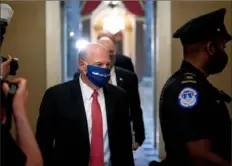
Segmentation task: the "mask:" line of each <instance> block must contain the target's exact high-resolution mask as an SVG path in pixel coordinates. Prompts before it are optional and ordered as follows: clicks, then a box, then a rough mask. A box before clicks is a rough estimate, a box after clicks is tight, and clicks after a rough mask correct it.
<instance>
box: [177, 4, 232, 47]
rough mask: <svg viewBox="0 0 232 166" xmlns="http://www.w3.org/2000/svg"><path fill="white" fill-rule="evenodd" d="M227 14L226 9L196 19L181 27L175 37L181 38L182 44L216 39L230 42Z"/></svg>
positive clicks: (231, 37) (231, 38)
mask: <svg viewBox="0 0 232 166" xmlns="http://www.w3.org/2000/svg"><path fill="white" fill-rule="evenodd" d="M225 14H226V9H225V8H222V9H219V10H216V11H213V12H211V13H208V14H205V15H201V16H199V17H197V18H194V19H192V20H190V21H188V22H187V23H186V24H184V25H183V26H181V27H180V28H179V29H178V30H177V31H176V32H175V33H174V34H173V37H174V38H180V40H181V42H182V44H196V43H199V42H204V41H210V40H212V39H214V38H222V39H223V40H225V41H226V42H228V41H230V40H232V36H231V35H230V34H229V33H228V32H227V30H226V27H225V25H224V17H225Z"/></svg>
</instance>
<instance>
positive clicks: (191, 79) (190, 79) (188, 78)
mask: <svg viewBox="0 0 232 166" xmlns="http://www.w3.org/2000/svg"><path fill="white" fill-rule="evenodd" d="M186 83H193V84H196V83H197V80H196V75H195V74H193V73H184V76H183V79H182V81H181V84H186Z"/></svg>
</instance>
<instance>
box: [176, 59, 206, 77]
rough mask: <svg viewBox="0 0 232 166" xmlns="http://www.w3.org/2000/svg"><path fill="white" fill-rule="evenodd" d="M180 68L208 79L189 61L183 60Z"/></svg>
mask: <svg viewBox="0 0 232 166" xmlns="http://www.w3.org/2000/svg"><path fill="white" fill-rule="evenodd" d="M180 68H181V69H184V70H186V71H188V72H192V73H194V74H196V75H198V76H202V77H204V78H206V76H205V74H204V73H203V72H202V71H200V70H199V69H197V68H196V67H195V66H193V65H192V64H191V63H190V62H188V61H185V60H183V61H182V64H181V67H180Z"/></svg>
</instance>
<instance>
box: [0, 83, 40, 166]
mask: <svg viewBox="0 0 232 166" xmlns="http://www.w3.org/2000/svg"><path fill="white" fill-rule="evenodd" d="M11 83H15V84H17V85H18V89H17V91H16V94H15V96H14V98H13V115H14V118H15V126H16V135H17V143H18V145H19V147H20V148H21V149H22V150H23V152H24V153H25V155H26V156H27V162H26V166H42V165H43V160H42V156H41V153H40V150H39V147H38V145H37V142H36V140H35V137H34V134H33V132H32V130H31V127H30V123H29V121H28V118H27V115H26V103H27V97H28V90H27V81H26V80H25V79H23V78H17V79H15V80H13V81H11ZM9 90H10V88H9V85H8V84H6V83H3V91H4V93H5V94H6V95H7V94H8V92H9Z"/></svg>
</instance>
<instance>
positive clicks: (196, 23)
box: [160, 9, 231, 166]
mask: <svg viewBox="0 0 232 166" xmlns="http://www.w3.org/2000/svg"><path fill="white" fill-rule="evenodd" d="M225 14H226V9H219V10H217V11H214V12H211V13H208V14H205V15H202V16H199V17H197V18H194V19H192V20H190V21H189V22H187V23H186V24H185V25H183V26H182V27H180V28H179V29H178V30H177V31H176V32H175V33H174V35H173V37H174V38H180V40H181V43H182V45H183V48H184V60H183V62H182V65H181V67H180V69H179V70H178V71H177V72H176V73H174V74H173V75H172V76H171V77H170V78H169V80H168V81H167V82H166V84H165V85H164V88H163V91H162V93H161V98H160V121H161V129H162V133H163V138H164V142H165V149H166V154H167V157H166V164H167V165H171V166H179V165H185V166H196V165H197V166H198V165H201V166H202V165H203V166H219V165H220V166H229V165H230V164H231V151H230V149H231V144H230V143H231V120H230V117H229V113H228V109H227V107H226V105H225V102H230V97H229V96H228V95H226V94H225V93H223V94H222V93H221V92H220V91H219V90H218V89H216V88H215V87H213V85H212V84H210V83H209V81H208V80H207V77H208V76H209V75H213V74H217V73H220V72H222V71H223V69H224V68H225V66H226V64H227V62H228V57H227V54H226V53H225V51H224V49H225V45H226V43H227V42H228V41H230V40H231V36H230V35H229V34H228V32H227V30H226V28H225V25H224V16H225Z"/></svg>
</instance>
